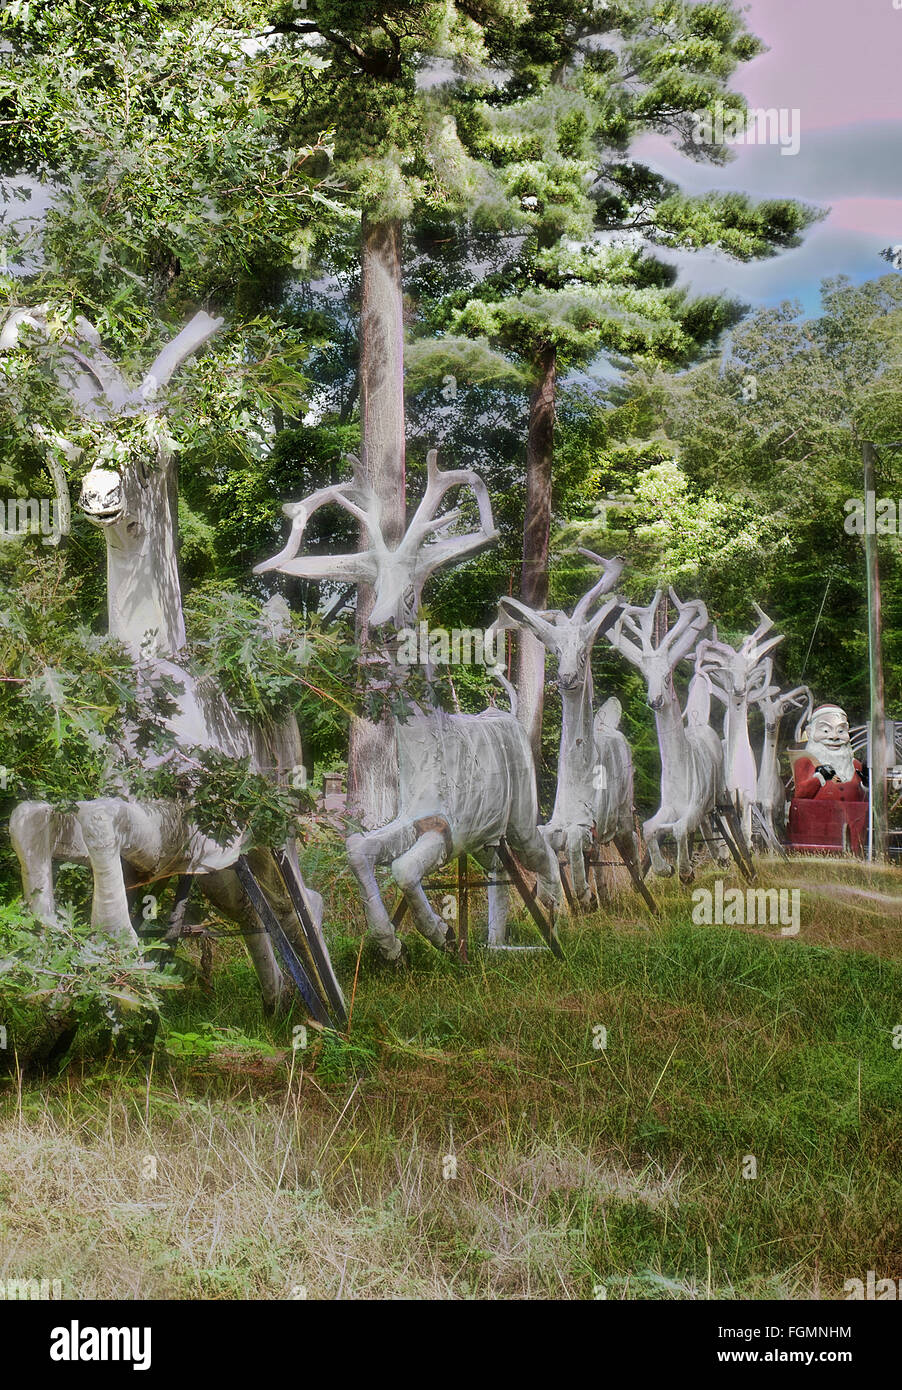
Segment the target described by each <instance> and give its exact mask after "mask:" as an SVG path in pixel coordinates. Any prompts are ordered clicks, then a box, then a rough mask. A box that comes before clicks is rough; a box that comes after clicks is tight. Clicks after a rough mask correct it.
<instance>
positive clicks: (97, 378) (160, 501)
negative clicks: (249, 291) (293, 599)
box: [0, 304, 223, 547]
mask: <svg viewBox="0 0 902 1390" xmlns="http://www.w3.org/2000/svg"><path fill="white" fill-rule="evenodd" d="M222 323H223V320H222V319H213V318H211V317H210V315H209V314H206V313H203V312H201V313H199V314H195V316H194V318H193V319H192V320H191V322H190V323H188V324H187V325H186V327H185V328H183V329H182V331H181V332H180V333H179V334H178V335H177V336H176V337H175V338H173V340H172V341H171V342H170V343H168V344H167V345H166V347H165V348H163V350H162V352H160V353H159V354H158V355H157V357H156V359H155V360H154V363H153V365H152V366H151V368H150V370H149V371H148V372H147V373H146V374H145V376H144V378H143V379H142V381H141V383H140V385H139V386H137V387H132V386H131V385H130V384H129V382H128V381H126V379H125V377H124V376H123V375H122V373H121V372H120V370H119V368H118V367H117V366H116V364H115V363H114V362H113V361H112V359H111V358H110V357H108V356H107V354H106V353H105V352H104V350H103V347H102V345H101V341H100V335H99V334H98V332H97V330H96V328H95V327H94V326H93V324H91V323H89V322H88V320H87V319H85V318H82V317H80V316H79V317H77V318H76V319H75V320H74V323H73V325H72V327H71V329H70V330H69V331H68V332H67V333H66V336H65V337H64V338H63V339H62V340H61V341H59V340H55V338H54V332H55V330H54V325H53V315H52V311H51V306H50V305H49V304H39V305H38V306H37V307H36V308H33V309H15V310H13V312H12V313H11V314H9V315H8V316H7V318H6V319H5V321H4V323H3V326H2V328H0V352H4V351H5V352H9V351H13V350H15V349H16V348H18V347H19V346H20V340H21V336H22V332H23V330H26V331H28V332H30V333H31V334H32V335H35V336H36V337H37V339H38V342H39V345H40V346H41V347H42V348H43V349H44V350H45V351H46V352H47V354H48V362H49V366H50V369H51V371H52V372H53V374H54V375H55V377H56V379H57V381H58V382H59V384H60V385H61V386H62V387H63V389H64V390H65V391H66V392H67V394H68V395H69V396H70V397H71V399H72V401H73V403H74V404H75V406H76V409H77V410H78V412H79V414H80V415H82V416H84V417H87V418H88V419H92V420H94V421H97V422H98V423H99V426H100V435H101V442H100V447H99V449H98V452H97V455H96V456H95V458H94V460H93V462H92V464H91V467H90V468H89V470H88V472H87V473H86V474H85V476H84V478H83V480H82V488H81V496H80V498H79V506H80V507H81V510H82V511H83V513H84V515H85V516H86V517H87V519H88V520H89V521H91V522H93V523H94V524H95V525H97V526H101V527H102V528H103V529H104V530H105V531H106V532H107V533H108V535H109V536H110V538H111V540H112V541H113V543H117V544H118V545H119V546H120V547H121V546H126V545H127V544H128V543H129V542H131V541H134V540H137V539H138V538H139V537H140V536H141V535H142V534H143V531H144V530H145V528H146V526H147V524H149V523H150V522H152V521H153V518H154V516H159V514H160V513H161V512H162V511H163V509H165V508H168V507H169V506H170V505H171V502H172V498H171V497H170V496H169V489H170V480H169V478H168V476H167V474H168V465H169V464H170V462H171V460H172V457H173V455H172V450H171V448H170V445H169V441H168V439H167V436H166V431H165V430H164V429H160V428H159V426H158V420H159V416H160V413H161V407H160V405H159V403H158V393H159V392H160V391H161V389H162V388H163V387H165V386H166V385H167V384H168V383H169V381H170V379H171V377H172V376H173V374H174V373H175V372H176V371H177V370H178V368H179V367H180V366H181V365H182V363H183V362H184V361H185V360H186V358H188V357H189V356H190V355H191V354H192V353H193V352H196V351H197V349H198V348H199V347H200V346H201V345H202V344H203V343H205V342H206V341H207V339H208V338H210V337H212V335H213V334H214V333H216V332H217V331H218V330H219V328H220V327H221V326H222ZM59 442H60V443H61V444H63V445H65V441H62V440H60V441H59Z"/></svg>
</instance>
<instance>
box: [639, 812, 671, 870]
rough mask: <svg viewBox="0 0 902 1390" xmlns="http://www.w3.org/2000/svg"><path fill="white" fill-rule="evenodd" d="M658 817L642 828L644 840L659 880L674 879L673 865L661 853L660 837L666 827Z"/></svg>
mask: <svg viewBox="0 0 902 1390" xmlns="http://www.w3.org/2000/svg"><path fill="white" fill-rule="evenodd" d="M659 816H660V812H659V813H658V815H655V816H652V818H651V819H650V820H647V821H646V822H645V824H644V825H643V827H642V838H643V839H644V841H645V844H646V848H647V849H648V853H649V856H650V858H651V866H652V868H653V869H654V871H655V873H656V874H657V875H658V877H659V878H672V877H673V865H672V864H669V863H668V862H667V860H666V859H665V858H664V855H663V854H662V852H661V844H660V836H661V835H663V834H664V832H665V829H667V828H668V827H666V826H665V825H664V824H662V823H661V822H660V821H659Z"/></svg>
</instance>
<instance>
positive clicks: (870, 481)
mask: <svg viewBox="0 0 902 1390" xmlns="http://www.w3.org/2000/svg"><path fill="white" fill-rule="evenodd" d="M876 454H877V451H876V449H875V448H874V446H873V444H871V443H869V442H868V441H867V440H865V441H863V443H862V445H861V462H862V467H863V471H864V508H865V528H864V556H865V569H866V572H867V585H868V670H869V675H870V687H871V711H870V714H871V717H870V725H871V738H870V748H871V766H870V784H871V785H870V796H871V809H872V814H873V822H874V859H875V860H877V861H878V862H879V861H882V860H883V859H885V858H886V840H887V813H886V717H885V711H884V699H883V645H882V643H883V628H882V624H881V620H880V571H879V568H878V564H877V536H876V533H875V531H874V528H873V520H874V510H875V502H876V496H875V483H874V462H875V459H876ZM872 498H874V501H873V502H872V500H871V499H872Z"/></svg>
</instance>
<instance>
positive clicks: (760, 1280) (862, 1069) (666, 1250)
mask: <svg viewBox="0 0 902 1390" xmlns="http://www.w3.org/2000/svg"><path fill="white" fill-rule="evenodd" d="M762 879H763V880H764V879H766V881H767V883H768V884H773V885H775V886H776V885H780V884H782V885H784V886H799V887H801V889H802V929H801V932H800V935H799V937H798V938H785V939H784V938H781V937H780V933H779V928H778V927H777V928H769V927H755V928H746V929H742V928H733V927H718V926H709V927H701V926H694V925H692V922H691V920H690V911H691V904H690V902H689V898H688V895H687V894H686V893H685V892H681V891H680V890H679V889H677V888H673V887H670V886H669V885H663V887H662V885H661V884H660V883H656V884H655V886H654V891H655V892H656V894H658V896H659V898H660V899H661V904H662V914H661V918H660V920H659V921H657V922H652V921H651V920H650V919H649V918H648V917H647V916H646V915H645V914H644V912H643V911H642V909H641V908H640V907H639V906H638V904H637V903H636V902H635V900H633V899H631V898H628V897H624V898H621V899H619V900H618V905H617V912H616V915H613V916H612V915H607V914H606V915H601V914H598V915H596V916H594V917H589V918H584V919H580V920H579V921H577V922H572V923H570V924H565V926H564V928H563V931H562V938H563V943H564V946H565V950H566V953H567V959H566V961H565V962H557V961H555V960H553V959H552V958H551V957H550V956H549V955H548V954H547V953H536V954H531V953H530V954H513V953H512V954H501V955H495V954H489V953H486V952H485V951H483V950H481V949H479V948H478V947H477V948H476V949H474V951H473V954H472V960H471V963H470V965H469V966H467V967H461V966H459V965H457V964H455V963H454V962H452V961H449V960H447V959H445V958H443V957H440V956H439V955H438V954H437V953H436V952H434V951H433V950H432V948H431V947H429V946H428V945H427V944H425V943H423V942H422V941H420V940H419V939H417V938H410V937H408V944H409V948H410V954H411V958H412V968H411V970H410V971H409V973H408V974H407V975H406V976H404V977H401V978H397V977H395V976H393V975H385V974H384V973H382V972H380V971H379V970H378V969H377V967H376V965H375V963H374V962H373V961H372V959H371V958H370V955H369V952H368V950H367V949H364V952H363V956H362V960H361V965H360V976H359V981H358V986H357V990H356V994H355V998H354V1010H353V1019H352V1024H351V1030H350V1035H349V1036H348V1037H339V1036H336V1035H329V1034H325V1035H324V1034H321V1033H319V1032H317V1031H316V1030H314V1029H308V1036H307V1045H306V1047H303V1048H300V1049H297V1050H293V1049H292V1046H291V1043H292V1036H293V1035H292V1029H293V1027H294V1025H295V1024H296V1023H298V1022H299V1021H300V1020H299V1019H297V1018H290V1019H288V1020H283V1021H281V1022H278V1023H267V1022H266V1021H265V1020H264V1019H263V1018H262V1015H261V1012H260V1007H259V1002H258V997H257V991H256V985H255V982H254V979H253V976H252V974H251V972H250V969H249V967H248V966H247V965H246V963H245V961H244V958H243V956H242V955H241V954H240V949H239V945H238V943H236V942H234V941H227V942H223V943H221V944H219V945H217V947H216V951H215V957H216V958H215V966H216V969H215V976H214V992H213V994H212V995H205V994H203V993H202V992H201V991H200V990H195V989H192V990H187V991H185V992H184V993H183V994H181V995H177V996H172V997H170V998H169V999H168V1000H167V1003H166V1018H165V1028H166V1029H168V1030H169V1031H170V1033H173V1032H178V1033H182V1034H184V1033H186V1032H191V1031H192V1030H194V1031H199V1030H200V1029H201V1028H202V1026H203V1024H204V1023H205V1022H206V1023H212V1024H213V1025H215V1026H218V1027H220V1028H223V1029H226V1028H228V1029H230V1030H231V1032H230V1033H229V1034H224V1035H223V1042H222V1046H221V1047H220V1048H219V1049H218V1050H217V1051H216V1052H214V1053H213V1055H212V1056H209V1057H204V1058H198V1059H197V1060H196V1061H193V1062H192V1061H190V1060H184V1059H183V1060H174V1059H172V1058H167V1055H166V1053H165V1051H164V1050H163V1043H161V1045H160V1048H159V1050H158V1052H157V1054H156V1055H155V1056H154V1058H153V1059H152V1060H151V1061H148V1060H147V1059H132V1060H131V1061H128V1060H122V1059H117V1058H115V1057H110V1058H109V1059H107V1061H106V1062H105V1063H104V1062H96V1063H88V1062H83V1063H78V1064H73V1065H72V1066H71V1067H70V1068H69V1069H68V1071H66V1072H65V1073H64V1074H62V1075H61V1076H59V1077H58V1078H56V1079H54V1080H52V1081H47V1082H44V1083H43V1084H41V1085H38V1084H36V1083H35V1082H33V1081H28V1080H26V1079H23V1078H22V1077H19V1078H13V1079H12V1081H11V1082H10V1083H9V1085H8V1086H7V1088H6V1091H5V1093H4V1096H3V1099H2V1106H0V1193H2V1203H0V1276H2V1277H13V1276H16V1277H22V1278H25V1277H41V1276H43V1277H46V1278H62V1279H63V1282H64V1289H65V1292H66V1293H67V1294H68V1295H70V1296H75V1297H125V1298H129V1297H138V1298H146V1297H176V1298H180V1297H187V1298H193V1297H206V1298H238V1297H249V1298H273V1297H275V1298H286V1297H292V1296H294V1297H298V1296H302V1294H304V1295H306V1296H307V1297H310V1298H317V1297H323V1298H334V1297H343V1298H358V1297H416V1298H430V1299H431V1298H451V1297H489V1298H531V1297H549V1298H586V1297H592V1296H593V1295H595V1296H597V1295H598V1294H599V1293H600V1291H601V1289H602V1288H603V1289H604V1290H605V1291H606V1296H607V1297H608V1298H621V1297H625V1298H636V1297H640V1298H702V1297H726V1298H758V1297H793V1298H805V1297H811V1296H824V1297H842V1296H843V1284H844V1281H845V1280H846V1279H850V1278H853V1277H859V1278H860V1277H864V1275H865V1273H866V1272H867V1270H869V1269H874V1270H875V1271H876V1272H877V1277H878V1278H884V1277H891V1278H899V1277H902V1216H900V1213H902V1201H900V1198H902V1177H900V1174H902V1165H900V1126H899V1116H900V1108H902V1051H900V1050H899V1049H897V1048H896V1047H895V1046H894V1042H895V1041H898V1040H899V1034H894V1031H893V1030H894V1028H896V1027H897V1025H899V1024H902V963H900V950H899V931H900V926H902V897H899V896H897V895H898V892H899V890H898V887H897V884H898V877H897V875H896V874H895V873H893V872H890V871H886V872H880V871H869V870H866V869H864V868H860V869H859V868H854V867H853V868H851V869H850V867H849V866H847V865H846V866H839V865H836V864H829V863H827V864H825V863H801V862H795V863H790V864H787V865H779V866H768V867H767V868H766V869H765V870H764V871H763V873H762ZM320 881H321V882H322V881H324V880H323V879H322V878H320ZM700 882H702V883H703V884H704V883H706V882H708V883H709V882H710V876H709V877H705V876H703V877H702V878H701V880H700ZM843 885H845V889H848V888H849V887H850V886H851V887H853V888H856V889H859V890H863V892H864V894H867V895H869V896H858V897H853V896H849V895H848V893H847V892H846V891H845V890H844V888H843ZM477 915H478V914H477ZM327 920H328V921H329V922H330V924H331V926H332V938H331V939H332V946H333V953H334V957H335V959H336V962H337V964H338V967H339V970H340V973H341V975H342V977H343V978H344V979H345V981H346V983H348V984H349V983H350V981H351V979H352V978H353V976H354V972H355V967H356V964H357V959H358V954H359V949H360V945H361V925H360V921H359V917H358V914H357V909H356V901H355V900H354V898H353V895H352V894H351V893H350V892H349V885H348V883H347V880H346V879H345V878H344V877H341V878H338V877H334V878H333V882H332V902H331V903H330V904H329V915H328V919H327ZM518 930H519V933H520V939H521V940H522V941H524V942H525V941H527V940H530V939H532V938H531V935H530V932H531V929H530V928H529V927H528V926H527V925H526V924H521V926H520V927H519V928H518ZM474 934H476V935H478V932H476V933H474ZM602 1029H603V1030H605V1032H602V1031H601V1030H602ZM229 1038H237V1039H239V1040H240V1045H230V1042H229ZM254 1038H258V1039H260V1041H261V1043H266V1044H268V1045H269V1049H270V1051H274V1054H275V1055H267V1050H266V1049H265V1048H262V1047H261V1048H260V1049H259V1050H258V1051H257V1052H254V1050H253V1048H251V1047H249V1046H248V1039H254ZM603 1041H604V1042H605V1043H606V1045H605V1046H603V1047H602V1046H599V1045H598V1044H599V1043H601V1042H603ZM752 1174H756V1175H754V1176H752Z"/></svg>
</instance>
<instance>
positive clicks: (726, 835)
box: [711, 810, 752, 883]
mask: <svg viewBox="0 0 902 1390" xmlns="http://www.w3.org/2000/svg"><path fill="white" fill-rule="evenodd" d="M711 819H712V820H713V822H714V824H715V825H716V826H717V829H718V832H719V834H720V836H721V838H722V839H723V842H724V844H725V845H726V847H727V849H728V850H729V851H730V854H731V855H732V856H733V861H734V863H735V864H736V867H737V869H738V870H739V872H740V873H741V874H742V877H743V878H744V879H747V880H748V882H749V883H751V881H752V875H751V874H750V873H749V870H748V866H747V865H746V863H745V860H744V859H743V857H742V854H741V853H740V851H739V847H738V845H736V844H735V842H734V840H733V836H732V835H731V834H730V831H729V830H728V829H727V826H726V822H725V820H724V818H723V816H722V815H721V814H720V811H719V810H716V811H712V812H711Z"/></svg>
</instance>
